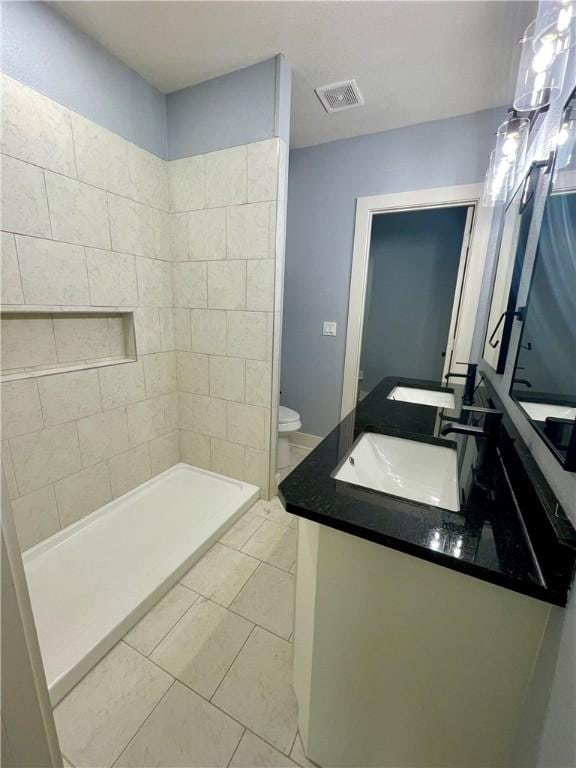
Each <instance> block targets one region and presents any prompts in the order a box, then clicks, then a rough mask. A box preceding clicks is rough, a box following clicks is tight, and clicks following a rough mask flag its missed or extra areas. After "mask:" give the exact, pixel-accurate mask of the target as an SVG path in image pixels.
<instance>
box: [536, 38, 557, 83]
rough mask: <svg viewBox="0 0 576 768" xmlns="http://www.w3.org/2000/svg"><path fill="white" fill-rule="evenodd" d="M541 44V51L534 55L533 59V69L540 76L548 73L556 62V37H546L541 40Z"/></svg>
mask: <svg viewBox="0 0 576 768" xmlns="http://www.w3.org/2000/svg"><path fill="white" fill-rule="evenodd" d="M540 43H541V45H540V49H539V50H538V52H537V53H535V54H534V58H533V59H532V69H533V70H534V72H537V73H538V74H541V73H543V72H546V70H547V69H549V68H550V65H551V64H552V62H553V61H554V58H555V56H556V49H555V43H556V35H551V34H548V35H545V36H544V37H542V38H541V40H540Z"/></svg>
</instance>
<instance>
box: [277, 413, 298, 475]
mask: <svg viewBox="0 0 576 768" xmlns="http://www.w3.org/2000/svg"><path fill="white" fill-rule="evenodd" d="M299 429H302V422H301V421H300V414H299V413H298V412H297V411H293V410H292V408H286V406H285V405H281V406H280V407H279V408H278V450H277V451H276V469H277V470H280V469H286V467H289V466H290V434H291V433H292V432H298V430H299Z"/></svg>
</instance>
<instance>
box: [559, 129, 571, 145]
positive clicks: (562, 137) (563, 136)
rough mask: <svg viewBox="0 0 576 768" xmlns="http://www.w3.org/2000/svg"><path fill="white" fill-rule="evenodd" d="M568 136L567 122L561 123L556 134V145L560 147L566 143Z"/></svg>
mask: <svg viewBox="0 0 576 768" xmlns="http://www.w3.org/2000/svg"><path fill="white" fill-rule="evenodd" d="M569 136H570V131H569V129H568V123H563V124H562V125H561V127H560V130H559V131H558V133H557V134H556V146H557V147H561V146H563V145H564V144H566V142H567V141H568V137H569Z"/></svg>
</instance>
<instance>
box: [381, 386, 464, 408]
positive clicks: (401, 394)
mask: <svg viewBox="0 0 576 768" xmlns="http://www.w3.org/2000/svg"><path fill="white" fill-rule="evenodd" d="M388 400H401V401H402V402H404V403H418V404H419V405H433V406H435V407H436V408H454V395H453V394H452V392H438V391H436V390H434V389H420V388H419V387H394V389H393V390H392V391H391V392H390V394H389V395H388Z"/></svg>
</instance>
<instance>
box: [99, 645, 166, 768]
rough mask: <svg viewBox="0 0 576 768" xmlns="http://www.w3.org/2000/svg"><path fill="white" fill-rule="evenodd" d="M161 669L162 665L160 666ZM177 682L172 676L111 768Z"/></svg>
mask: <svg viewBox="0 0 576 768" xmlns="http://www.w3.org/2000/svg"><path fill="white" fill-rule="evenodd" d="M130 648H132V646H130ZM144 658H146V657H145V656H144ZM159 669H161V667H159ZM163 672H164V673H165V672H166V670H163ZM170 676H171V677H172V675H170ZM175 683H176V678H174V677H172V682H171V683H170V685H169V686H168V688H167V689H166V690H165V691H164V693H163V694H162V696H160V698H159V699H158V701H157V702H156V704H154V706H153V707H152V709H151V710H150V712H149V713H148V714H147V715H146V717H145V718H144V720H143V721H142V722H141V723H140V725H139V726H138V728H137V729H136V731H135V733H134V734H133V735H132V737H131V738H130V740H129V741H128V743H127V744H126V746H125V747H123V749H122V750H121V751H120V754H119V755H118V756H117V757H116V758H115V759H114V760H113V761H112V766H111V768H113V767H114V766H117V765H118V760H120V758H121V757H122V755H123V754H124V752H126V750H127V749H128V747H129V746H130V745H131V744H132V742H133V741H134V739H135V738H136V736H138V734H139V733H140V731H141V730H142V728H143V727H144V725H145V724H146V723H147V722H148V720H149V719H150V718H151V717H152V715H153V713H154V712H155V711H156V709H157V708H158V707H159V706H160V704H161V702H163V701H164V699H165V698H166V696H167V695H168V693H169V692H170V691H171V690H172V688H173V687H174V684H175Z"/></svg>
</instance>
